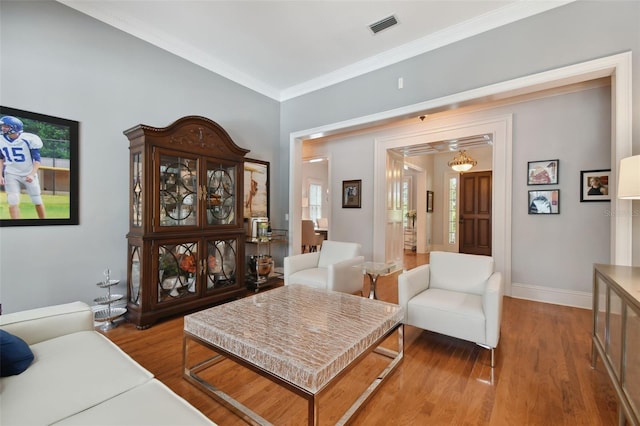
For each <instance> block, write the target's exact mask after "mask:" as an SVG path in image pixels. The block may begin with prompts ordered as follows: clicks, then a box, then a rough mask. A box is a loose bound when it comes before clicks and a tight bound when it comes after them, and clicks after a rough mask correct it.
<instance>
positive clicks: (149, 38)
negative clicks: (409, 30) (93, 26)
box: [56, 0, 576, 102]
mask: <svg viewBox="0 0 640 426" xmlns="http://www.w3.org/2000/svg"><path fill="white" fill-rule="evenodd" d="M56 1H57V2H58V3H61V4H64V5H65V6H67V7H70V8H72V9H74V10H77V11H79V12H81V13H83V14H85V15H88V16H90V17H92V18H95V19H97V20H99V21H101V22H104V23H106V24H108V25H110V26H112V27H114V28H117V29H119V30H121V31H124V32H126V33H128V34H130V35H132V36H134V37H136V38H139V39H141V40H143V41H146V42H148V43H150V44H152V45H154V46H156V47H159V48H161V49H163V50H166V51H167V52H170V53H173V54H174V55H176V56H179V57H181V58H183V59H185V60H187V61H189V62H191V63H193V64H195V65H198V66H201V67H203V68H205V69H207V70H209V71H211V72H213V73H216V74H218V75H220V76H222V77H224V78H227V79H228V80H231V81H233V82H235V83H237V84H239V85H242V86H244V87H247V88H249V89H251V90H254V91H256V92H258V93H260V94H262V95H264V96H267V97H269V98H272V99H274V100H277V101H280V102H283V101H286V100H289V99H292V98H295V97H298V96H302V95H305V94H307V93H310V92H313V91H316V90H320V89H323V88H325V87H328V86H332V85H334V84H337V83H340V82H343V81H346V80H349V79H351V78H354V77H358V76H360V75H363V74H366V73H369V72H371V71H375V70H378V69H381V68H384V67H387V66H389V65H393V64H395V63H398V62H400V61H403V60H406V59H409V58H412V57H415V56H418V55H421V54H423V53H426V52H429V51H432V50H435V49H438V48H440V47H443V46H446V45H448V44H451V43H455V42H457V41H460V40H463V39H466V38H470V37H473V36H475V35H478V34H481V33H483V32H486V31H489V30H492V29H494V28H498V27H500V26H503V25H507V24H510V23H512V22H516V21H518V20H521V19H524V18H527V17H530V16H533V15H537V14H539V13H543V12H546V11H548V10H551V9H554V8H557V7H560V6H564V5H566V4H568V3H572V2H574V1H576V0H552V1H517V2H515V3H510V4H508V5H506V6H504V7H501V8H499V9H496V10H494V11H492V12H489V13H486V14H483V15H481V16H478V17H476V18H473V19H470V20H467V21H465V22H462V23H460V24H457V25H454V26H451V27H449V28H446V29H444V30H441V31H438V32H436V33H433V34H431V35H429V36H426V37H423V38H420V39H418V40H415V41H413V42H410V43H406V44H404V45H402V46H399V47H398V48H395V49H391V50H388V51H386V52H383V53H381V54H378V55H375V56H372V57H369V58H367V59H365V60H362V61H359V62H356V63H354V64H351V65H349V66H346V67H343V68H340V69H338V70H336V71H333V72H330V73H327V74H325V75H323V76H320V77H318V78H314V79H311V80H308V81H306V82H304V83H301V84H297V85H294V86H291V87H288V88H286V89H284V90H278V89H277V88H275V87H273V86H271V85H270V84H268V83H266V82H264V81H261V80H258V79H256V78H254V77H252V76H250V75H249V74H247V73H246V72H244V71H241V70H239V69H237V68H234V67H232V66H230V65H229V64H227V63H225V62H223V61H220V60H218V59H216V58H214V57H212V56H211V55H209V54H208V53H207V52H204V51H202V50H200V49H196V48H194V47H192V46H189V45H188V44H186V43H183V42H181V41H180V40H178V39H177V38H175V37H172V36H171V35H170V34H167V33H165V32H159V31H157V30H155V29H154V28H152V27H151V26H149V25H147V24H146V23H145V22H144V21H142V20H138V19H134V18H130V17H128V18H125V17H122V16H117V15H115V14H113V13H112V12H110V11H109V10H108V7H105V5H108V3H109V2H97V1H82V0H56Z"/></svg>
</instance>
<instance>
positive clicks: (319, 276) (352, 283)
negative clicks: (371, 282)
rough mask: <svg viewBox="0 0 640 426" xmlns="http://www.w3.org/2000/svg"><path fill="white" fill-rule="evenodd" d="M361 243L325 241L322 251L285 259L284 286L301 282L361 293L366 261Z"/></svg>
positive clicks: (340, 290) (329, 288) (312, 285)
mask: <svg viewBox="0 0 640 426" xmlns="http://www.w3.org/2000/svg"><path fill="white" fill-rule="evenodd" d="M361 251H362V246H361V245H360V244H358V243H349V242H342V241H324V243H323V244H322V248H321V249H320V251H319V252H312V253H303V254H297V255H293V256H288V257H285V258H284V285H291V284H302V285H307V286H310V287H316V288H326V289H328V290H334V291H339V292H342V293H351V294H354V293H361V292H362V283H363V275H362V269H361V268H359V267H358V266H359V265H361V264H362V262H363V261H364V257H363V256H362V255H361V254H360V253H361Z"/></svg>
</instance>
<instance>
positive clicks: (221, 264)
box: [207, 238, 238, 290]
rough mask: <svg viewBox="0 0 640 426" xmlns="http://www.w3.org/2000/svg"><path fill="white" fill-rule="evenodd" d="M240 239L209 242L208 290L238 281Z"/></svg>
mask: <svg viewBox="0 0 640 426" xmlns="http://www.w3.org/2000/svg"><path fill="white" fill-rule="evenodd" d="M237 264H238V240H237V239H236V238H232V239H227V240H214V241H208V242H207V290H211V289H218V288H221V287H226V286H229V285H232V284H234V283H235V282H236V266H237Z"/></svg>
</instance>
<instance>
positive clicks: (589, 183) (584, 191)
mask: <svg viewBox="0 0 640 426" xmlns="http://www.w3.org/2000/svg"><path fill="white" fill-rule="evenodd" d="M610 176H611V169H603V170H583V171H581V172H580V202H586V201H611V194H609V178H610Z"/></svg>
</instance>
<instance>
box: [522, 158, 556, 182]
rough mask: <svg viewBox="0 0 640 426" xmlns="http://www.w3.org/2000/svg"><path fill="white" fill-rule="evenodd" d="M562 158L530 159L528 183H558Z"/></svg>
mask: <svg viewBox="0 0 640 426" xmlns="http://www.w3.org/2000/svg"><path fill="white" fill-rule="evenodd" d="M559 166H560V160H544V161H529V162H528V163H527V185H555V184H557V183H558V167H559Z"/></svg>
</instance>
